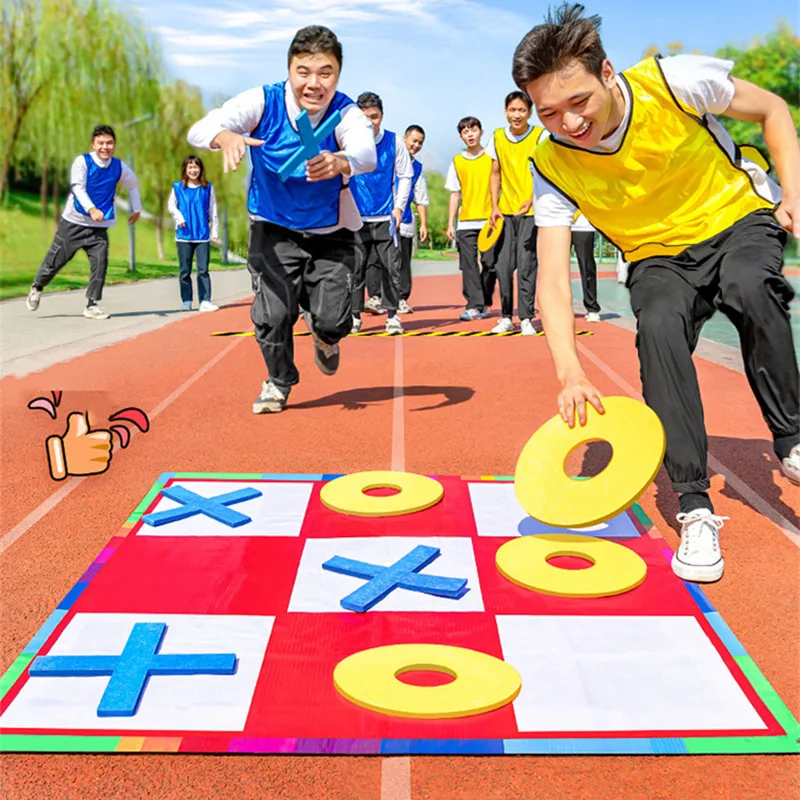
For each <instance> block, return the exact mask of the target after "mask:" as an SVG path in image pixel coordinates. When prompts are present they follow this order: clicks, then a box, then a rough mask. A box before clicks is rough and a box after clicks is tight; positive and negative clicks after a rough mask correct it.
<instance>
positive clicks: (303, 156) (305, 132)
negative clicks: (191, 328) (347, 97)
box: [278, 109, 342, 181]
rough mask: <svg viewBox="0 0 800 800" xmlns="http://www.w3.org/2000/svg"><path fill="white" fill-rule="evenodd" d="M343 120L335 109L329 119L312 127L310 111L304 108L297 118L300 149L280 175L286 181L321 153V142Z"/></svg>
mask: <svg viewBox="0 0 800 800" xmlns="http://www.w3.org/2000/svg"><path fill="white" fill-rule="evenodd" d="M341 121H342V115H341V113H340V112H339V111H334V112H333V114H331V115H330V116H329V117H328V119H326V120H325V121H324V122H323V123H321V124H320V125H318V126H317V129H316V130H314V128H312V127H311V120H310V119H309V116H308V111H306V110H305V109H303V110H302V111H301V112H300V114H299V115H298V117H297V118H296V119H295V122H296V123H297V132H298V133H299V134H300V143H301V144H300V149H299V150H298V151H297V152H296V153H295V154H294V155H293V156H290V157H289V159H288V160H287V161H286V162H285V163H284V164H283V166H282V167H281V168H280V169H279V170H278V177H279V178H280V179H281V180H282V181H285V180H286V179H287V178H288V177H289V176H290V175H291V174H292V173H293V172H294V171H295V170H296V169H297V168H298V167H299V166H300V165H301V164H304V163H305V162H306V161H308V160H310V159H312V158H314V156H316V155H319V145H320V142H321V141H322V140H323V139H324V138H325V137H326V136H328V135H329V134H330V133H332V132H333V131H334V129H335V128H336V126H337V125H338V124H339V123H340V122H341Z"/></svg>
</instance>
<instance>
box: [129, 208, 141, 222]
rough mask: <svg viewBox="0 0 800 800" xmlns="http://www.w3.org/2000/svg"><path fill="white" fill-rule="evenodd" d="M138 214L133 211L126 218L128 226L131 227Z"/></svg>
mask: <svg viewBox="0 0 800 800" xmlns="http://www.w3.org/2000/svg"><path fill="white" fill-rule="evenodd" d="M139 213H140V212H139V211H134V212H133V214H131V215H130V216H129V217H128V223H129V224H130V225H133V223H134V222H136V220H137V219H139Z"/></svg>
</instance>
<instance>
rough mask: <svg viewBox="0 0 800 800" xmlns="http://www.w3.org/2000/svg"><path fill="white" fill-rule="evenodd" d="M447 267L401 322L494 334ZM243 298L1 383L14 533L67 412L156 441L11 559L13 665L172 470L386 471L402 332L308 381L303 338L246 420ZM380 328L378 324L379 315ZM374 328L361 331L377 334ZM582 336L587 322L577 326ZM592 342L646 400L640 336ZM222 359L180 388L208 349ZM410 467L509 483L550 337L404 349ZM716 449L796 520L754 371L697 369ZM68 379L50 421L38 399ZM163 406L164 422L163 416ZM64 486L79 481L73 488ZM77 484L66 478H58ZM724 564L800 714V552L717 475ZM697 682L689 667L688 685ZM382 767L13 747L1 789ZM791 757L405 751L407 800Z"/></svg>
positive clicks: (346, 775) (632, 786)
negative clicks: (142, 420)
mask: <svg viewBox="0 0 800 800" xmlns="http://www.w3.org/2000/svg"><path fill="white" fill-rule="evenodd" d="M457 281H458V278H457V277H455V276H448V277H441V278H424V279H418V280H417V281H416V283H415V293H414V298H413V300H414V304H415V306H416V307H417V309H418V311H417V313H416V314H414V315H412V316H409V317H406V318H405V319H404V323H405V324H406V327H407V329H423V328H437V329H441V328H442V327H444V326H446V327H447V328H456V329H459V327H460V326H463V327H474V328H486V327H487V326H489V325H491V324H493V323H492V322H491V321H484V322H482V323H473V324H471V325H469V326H465V325H464V323H454V322H453V320H454V318H455V317H456V316H457V314H458V303H459V300H460V291H459V288H460V287H459V286H458V283H457ZM248 311H249V309H248V305H247V304H240V305H238V306H233V307H229V308H226V309H224V310H221V311H220V312H218V313H216V314H213V315H194V316H192V317H191V318H189V319H186V320H184V321H181V322H179V323H176V324H173V325H171V326H169V327H167V328H165V329H162V330H159V331H155V332H152V333H148V334H144V335H141V336H139V337H137V338H136V339H133V340H129V341H126V342H122V343H119V344H116V345H113V346H111V347H107V348H105V349H103V350H100V351H97V352H94V353H90V354H88V355H86V356H83V357H81V358H78V359H75V360H73V361H70V362H68V363H65V364H61V365H57V366H53V367H51V368H49V369H47V370H45V371H44V372H41V373H37V374H34V375H30V376H27V377H25V378H23V379H19V380H17V379H13V378H7V379H5V380H4V381H3V382H2V417H1V419H2V442H3V448H2V455H1V461H0V465H1V468H2V477H1V478H0V490H1V491H2V498H3V502H2V510H1V511H0V520H1V521H2V531H3V532H6V531H9V530H11V529H12V528H13V527H14V526H15V525H17V524H18V523H19V522H20V521H21V520H23V519H24V518H25V517H26V516H27V515H28V514H29V513H31V511H33V510H34V509H35V508H37V507H38V506H39V504H41V503H42V502H44V501H45V500H47V498H49V497H51V496H52V495H53V493H54V492H55V491H56V490H58V489H60V488H61V487H62V486H63V485H64V484H61V485H59V484H56V483H54V482H53V481H52V480H50V478H49V477H48V476H47V466H46V459H45V451H44V440H45V438H46V437H47V436H48V435H51V434H53V433H63V430H64V420H65V417H66V413H67V412H69V411H72V410H85V409H88V410H89V411H90V413H92V414H93V416H94V418H95V419H96V420H105V419H107V416H108V414H110V413H112V412H113V411H115V410H117V409H120V408H124V407H127V406H132V405H133V406H138V407H139V408H142V409H143V410H145V411H146V412H147V413H148V414H149V415H150V416H151V419H152V429H151V431H150V432H149V433H148V434H146V435H142V434H135V435H134V436H133V439H132V442H131V444H130V446H129V447H128V448H127V449H126V450H124V451H123V450H119V449H115V453H114V459H113V461H112V464H111V468H110V469H109V471H108V472H106V473H105V474H103V475H101V476H96V477H93V478H89V479H86V480H84V481H83V482H81V483H80V484H78V485H77V486H76V487H75V488H74V489H73V490H72V491H71V492H70V493H69V494H68V496H67V497H65V499H63V500H62V501H61V502H60V504H59V505H58V506H57V507H56V508H55V509H54V510H53V511H51V512H50V513H48V514H47V515H45V516H44V517H43V518H42V519H41V520H40V521H39V522H38V523H36V524H35V525H33V527H31V528H30V530H28V531H27V532H26V533H25V534H24V535H23V536H22V537H21V538H20V539H19V540H18V541H17V542H16V543H15V544H13V546H11V547H10V548H9V549H8V550H7V551H6V553H5V554H4V555H3V556H2V559H0V585H2V587H3V588H2V598H3V604H2V631H3V633H2V642H1V643H0V670H3V671H4V670H5V669H6V668H7V667H8V666H9V665H10V664H11V662H12V661H13V660H14V658H15V657H16V656H17V654H18V653H19V652H20V651H21V650H22V648H23V647H24V646H25V645H26V644H27V642H28V641H29V640H30V638H31V637H32V636H33V634H34V633H35V632H36V631H37V630H38V628H39V627H40V625H41V624H42V623H43V622H44V620H45V619H46V618H47V617H48V615H49V614H50V612H51V611H52V610H53V608H55V606H56V605H57V603H58V602H59V601H60V600H61V598H62V597H63V596H64V594H65V593H66V592H67V591H68V590H69V588H70V587H71V586H72V585H73V584H74V583H75V581H76V580H77V578H78V577H79V576H80V575H81V574H82V572H83V571H84V570H85V568H86V567H87V566H88V564H89V563H90V562H91V561H92V560H93V558H94V557H95V555H96V554H97V553H98V552H99V550H100V548H101V547H102V546H103V545H104V544H105V542H106V541H107V540H108V539H109V538H110V536H111V535H113V533H114V532H115V531H116V530H117V529H118V528H119V526H120V525H121V524H122V522H124V520H125V519H126V518H127V516H128V515H129V513H130V512H131V510H132V509H133V508H134V507H135V506H136V505H137V503H138V502H139V500H140V499H141V498H142V497H143V496H144V494H145V493H146V492H147V490H148V489H149V488H150V486H151V485H152V483H153V481H154V480H155V478H156V477H157V476H158V475H159V474H160V473H161V472H164V471H176V472H177V471H228V472H256V471H258V472H273V473H274V472H306V473H320V472H356V471H358V470H365V469H376V468H377V469H387V468H389V467H390V464H391V454H392V431H393V399H392V398H393V395H394V374H395V348H396V344H395V342H394V341H392V340H389V339H384V338H351V339H348V340H347V341H346V342H345V343H344V346H343V348H342V351H343V354H342V366H341V368H340V370H339V372H338V374H337V375H336V376H334V377H331V378H326V377H324V376H322V375H320V373H319V372H318V371H317V370H316V369H315V367H314V364H313V355H312V347H311V342H310V340H309V339H308V338H302V339H298V340H296V350H297V358H298V364H299V367H300V370H301V373H302V382H301V383H300V385H299V386H298V387H296V388H295V390H294V392H293V393H292V397H291V407H290V408H289V409H287V410H286V411H285V412H284V413H283V414H280V415H272V416H269V415H268V416H262V417H256V416H253V414H252V413H251V411H250V404H251V401H252V399H253V398H254V397H255V396H256V395H257V393H258V390H259V386H260V381H261V380H262V379H263V377H264V375H263V373H264V369H263V363H262V361H261V356H260V353H259V352H258V348H257V346H256V344H255V342H254V341H253V340H252V339H249V338H248V339H243V338H239V339H228V338H215V337H211V336H210V335H209V334H210V333H211V332H212V331H214V330H246V329H249V327H250V321H249V313H248ZM373 319H374V323H373ZM382 323H383V319H382V318H368V319H367V320H366V325H365V328H366V329H370V328H371V327H374V326H377V325H381V326H382ZM579 327H585V326H584V325H582V324H581V325H579ZM592 329H593V330H594V331H595V335H594V336H591V337H583V338H582V339H581V340H580V342H581V344H582V345H583V347H585V348H586V349H587V350H588V351H590V352H591V353H592V354H594V355H595V356H596V357H597V358H598V359H600V361H601V362H602V363H603V364H604V365H606V368H607V369H609V370H611V371H612V372H611V373H609V372H607V371H606V370H604V369H602V368H600V367H599V366H596V365H595V364H594V363H592V362H589V361H586V366H587V368H588V370H589V374H590V376H591V378H592V379H593V380H594V381H595V382H596V384H597V385H598V386H599V387H600V389H601V390H602V391H603V392H604V393H605V394H607V395H611V394H623V393H625V392H624V390H623V389H621V388H620V386H619V385H618V384H617V383H615V381H614V379H613V377H612V376H613V374H616V375H618V376H619V377H620V378H621V379H622V380H623V381H625V382H627V384H630V385H631V386H633V387H636V388H637V389H638V387H639V379H638V363H637V359H636V356H635V351H634V344H633V334H632V333H630V332H628V331H626V330H623V329H621V328H618V327H615V326H613V325H611V324H609V323H601V324H600V325H597V326H594V327H593V328H592ZM223 351H225V354H224V355H223V356H222V357H221V358H220V359H219V360H217V361H216V363H214V364H213V365H212V366H211V367H210V368H209V369H206V371H205V372H204V373H203V374H202V375H200V377H198V378H197V379H196V380H195V382H194V383H193V384H192V385H191V386H189V387H188V388H185V390H184V391H183V393H182V394H180V395H179V396H177V397H174V398H173V399H172V400H171V401H170V402H169V403H168V404H164V401H165V400H167V399H168V398H170V396H171V395H173V393H174V392H176V390H179V389H180V388H181V387H182V386H183V385H184V384H185V383H186V382H187V381H189V380H190V379H192V378H193V376H196V375H197V373H198V370H201V369H203V368H204V367H205V366H206V365H207V364H208V363H209V361H211V360H212V359H214V357H215V356H218V355H219V354H221V353H223ZM402 357H403V378H404V381H403V382H404V396H405V399H404V422H405V466H406V469H407V470H409V471H413V472H420V473H426V472H429V473H438V474H454V475H477V474H489V475H491V474H494V475H511V474H513V472H514V466H515V463H516V459H517V457H518V455H519V453H520V451H521V449H522V447H523V445H524V444H525V442H526V441H527V439H528V438H529V437H530V435H531V434H532V433H533V432H534V431H535V430H536V429H537V428H538V427H539V426H540V425H541V424H542V423H543V422H544V421H545V420H546V419H547V418H549V417H550V416H552V414H553V413H554V399H555V394H556V381H555V377H554V375H553V370H552V365H551V362H550V358H549V354H548V351H547V345H546V342H545V340H544V338H543V337H536V338H533V339H523V338H521V337H514V338H495V337H489V338H477V339H476V338H465V339H458V338H457V339H451V338H447V339H437V338H419V337H417V338H406V339H403V340H402ZM698 369H699V374H700V381H701V387H702V390H703V396H704V398H705V402H706V421H707V426H708V431H709V437H710V450H711V453H712V454H713V455H714V456H716V458H717V459H718V460H719V461H720V462H722V463H723V464H724V465H726V466H727V467H729V468H730V469H732V470H733V472H734V473H735V474H736V475H738V476H739V477H740V478H741V479H743V480H744V481H745V482H746V483H747V484H749V486H750V487H751V488H752V489H753V490H755V492H757V493H758V494H759V495H760V496H761V497H762V498H763V499H764V500H765V501H766V502H767V503H768V504H769V505H770V506H771V507H772V508H774V509H775V510H776V511H778V512H779V513H780V514H781V515H783V517H784V518H786V519H787V520H789V521H790V522H791V523H792V524H794V525H795V526H799V523H798V513H799V512H800V491H798V490H797V489H796V488H795V487H792V486H791V484H789V483H788V481H786V480H785V479H784V478H783V477H782V476H781V475H780V474H779V472H778V469H777V464H776V462H775V460H774V457H771V455H770V454H771V447H770V441H769V435H768V432H767V429H766V427H765V425H764V423H763V421H762V419H761V416H760V413H759V410H758V407H757V405H756V403H755V400H754V399H753V398H752V395H751V394H750V391H749V389H748V387H747V383H746V380H745V378H744V376H743V375H740V374H738V373H735V372H733V371H731V370H728V369H726V368H724V367H721V366H718V365H716V364H712V363H710V362H705V361H698ZM51 389H62V390H63V391H64V397H63V400H62V404H61V408H60V409H59V412H60V413H59V419H58V421H53V420H51V419H50V418H49V417H48V416H47V415H46V414H44V413H42V412H38V411H31V410H28V409H27V408H26V404H27V403H28V401H29V400H31V399H32V398H34V397H37V396H40V395H45V396H46V395H47V394H49V392H50V390H51ZM154 412H157V413H154ZM69 480H73V479H68V481H69ZM64 483H65V484H66V483H67V482H64ZM712 484H713V495H714V499H715V502H716V504H717V512H718V513H720V514H723V515H727V516H730V517H731V521H730V522H728V523H727V525H726V527H725V528H724V530H723V533H722V544H723V547H724V550H725V558H726V562H727V563H726V574H725V577H724V579H723V580H722V581H721V582H720V583H719V584H716V585H713V586H710V587H708V588H707V593H708V595H709V596H710V598H711V601H712V602H713V603H714V604H715V605H716V606H717V608H718V610H719V611H720V612H721V614H722V616H723V617H724V618H725V619H726V621H727V622H728V624H729V625H730V627H731V628H732V629H733V631H734V632H735V633H736V635H737V637H738V638H739V640H740V641H741V642H742V644H743V645H744V647H745V648H746V649H747V651H748V652H749V653H750V655H751V656H753V658H754V659H755V661H756V663H757V664H758V665H759V667H760V668H761V670H762V671H763V672H764V674H765V675H766V677H767V679H768V680H769V681H770V682H771V683H772V685H773V686H774V688H775V689H776V690H777V691H778V693H779V694H780V695H781V696H782V698H783V699H784V701H785V702H786V703H787V705H788V706H789V708H790V709H791V710H792V712H793V713H794V714H795V716H798V715H800V680H798V653H800V602H799V601H798V576H800V548H798V547H797V546H795V545H794V544H793V543H792V542H790V541H789V539H788V538H787V537H786V536H784V535H783V533H781V531H780V530H779V529H778V528H777V527H776V526H775V525H774V524H772V523H771V522H769V521H768V520H766V519H764V517H762V516H761V515H760V514H758V513H757V512H756V511H755V510H754V509H753V508H751V507H750V506H749V505H748V503H747V502H746V501H745V500H744V499H743V498H742V497H740V496H739V495H737V493H736V492H735V491H734V490H733V489H732V488H730V487H726V482H725V479H724V477H723V476H721V475H714V476H713V478H712ZM641 503H642V505H643V507H644V509H645V511H646V512H647V514H648V515H649V516H650V517H651V518H652V519H653V521H654V523H655V525H656V526H657V527H658V528H659V529H660V530H661V532H662V533H663V534H664V535H665V537H666V538H667V540H668V542H669V543H670V545H671V546H675V543H676V542H677V536H676V533H675V530H676V523H675V522H674V517H675V513H676V512H677V503H676V500H675V498H674V496H673V495H672V493H671V491H670V490H669V485H668V482H667V481H666V476H665V474H664V473H663V471H662V473H661V474H660V475H659V476H658V478H657V480H656V482H655V484H654V485H653V486H651V487H650V489H649V490H648V491H647V493H646V494H645V496H644V497H643V498H642V500H641ZM686 679H687V680H691V676H690V675H687V676H686ZM381 761H382V760H381V759H380V758H377V757H372V758H354V757H328V758H323V757H248V756H241V757H238V756H225V757H213V756H208V757H196V756H164V755H150V756H146V755H127V756H108V755H103V756H65V755H60V756H52V755H7V756H4V757H3V759H2V761H1V762H0V771H1V772H2V788H3V796H4V797H7V798H36V800H45V799H46V798H67V797H69V798H103V799H105V798H111V797H114V798H143V797H153V798H180V800H189V799H190V798H203V800H207V799H210V798H228V797H230V798H233V797H235V798H238V799H239V800H245V798H250V797H252V798H264V799H271V798H304V799H305V798H308V799H309V800H312V799H313V800H323V799H324V800H338V798H342V800H345V799H346V800H356V799H358V800H371V799H372V798H375V799H377V798H379V797H380V796H381ZM799 777H800V771H799V770H798V760H797V759H792V758H789V757H786V758H784V757H763V756H761V757H733V756H725V757H675V756H668V757H660V758H657V757H648V758H638V757H591V758H589V757H543V758H540V757H527V756H525V757H522V756H519V757H513V756H512V757H494V758H476V757H470V758H452V757H441V758H427V757H426V758H423V757H414V758H412V760H411V783H412V794H411V796H412V797H413V798H414V800H428V799H430V800H433V799H434V798H435V799H436V800H449V799H450V798H453V800H456V799H458V800H462V799H463V800H467V799H469V800H474V799H475V798H480V799H481V800H493V799H494V798H537V800H538V799H539V798H556V797H563V798H570V799H571V800H573V799H574V798H599V799H602V798H608V799H609V800H612V799H613V800H619V799H620V798H625V800H632V799H633V798H641V799H642V800H657V798H678V797H686V798H689V797H692V798H726V799H727V798H736V799H737V800H747V799H749V798H754V799H755V798H758V799H759V800H760V799H761V798H763V799H764V800H783V799H784V798H787V799H788V798H796V797H800V791H799V790H798V785H800V784H798V778H799Z"/></svg>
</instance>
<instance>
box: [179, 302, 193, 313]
mask: <svg viewBox="0 0 800 800" xmlns="http://www.w3.org/2000/svg"><path fill="white" fill-rule="evenodd" d="M191 310H192V301H191V300H187V301H186V302H185V303H181V311H191Z"/></svg>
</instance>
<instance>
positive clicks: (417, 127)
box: [404, 125, 425, 138]
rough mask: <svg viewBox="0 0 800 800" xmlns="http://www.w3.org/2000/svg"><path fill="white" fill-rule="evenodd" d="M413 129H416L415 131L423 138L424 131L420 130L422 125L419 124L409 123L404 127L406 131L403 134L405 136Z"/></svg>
mask: <svg viewBox="0 0 800 800" xmlns="http://www.w3.org/2000/svg"><path fill="white" fill-rule="evenodd" d="M414 131H416V132H417V133H419V134H421V135H422V136H423V138H424V136H425V131H424V130H422V126H421V125H409V126H408V127H407V128H406V132H405V134H404V135H405V136H408V134H409V133H413V132H414Z"/></svg>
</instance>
